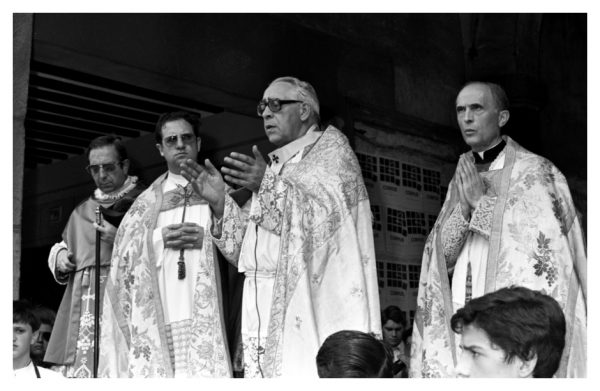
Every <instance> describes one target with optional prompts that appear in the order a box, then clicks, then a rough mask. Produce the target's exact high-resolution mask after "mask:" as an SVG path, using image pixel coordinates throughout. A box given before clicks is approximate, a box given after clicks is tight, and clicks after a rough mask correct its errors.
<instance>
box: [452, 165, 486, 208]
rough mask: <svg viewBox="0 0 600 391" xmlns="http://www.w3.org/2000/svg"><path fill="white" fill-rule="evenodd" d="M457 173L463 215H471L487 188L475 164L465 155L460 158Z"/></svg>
mask: <svg viewBox="0 0 600 391" xmlns="http://www.w3.org/2000/svg"><path fill="white" fill-rule="evenodd" d="M456 174H457V175H456V179H457V183H456V186H457V188H458V195H459V200H460V203H461V207H462V209H463V216H464V215H465V214H468V215H470V214H471V211H472V210H473V209H475V207H476V206H477V204H478V203H479V200H480V199H481V197H482V196H483V193H484V189H485V187H484V185H483V180H482V179H481V177H480V176H479V173H478V172H477V169H476V168H475V164H473V162H472V161H471V160H469V159H468V158H467V157H465V156H462V157H461V158H460V159H459V161H458V166H457V168H456Z"/></svg>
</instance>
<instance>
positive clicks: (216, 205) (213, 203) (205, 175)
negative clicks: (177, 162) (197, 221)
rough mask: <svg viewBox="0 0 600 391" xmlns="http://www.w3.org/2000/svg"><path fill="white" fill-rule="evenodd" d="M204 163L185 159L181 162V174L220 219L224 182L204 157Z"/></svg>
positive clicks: (222, 207)
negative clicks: (202, 164)
mask: <svg viewBox="0 0 600 391" xmlns="http://www.w3.org/2000/svg"><path fill="white" fill-rule="evenodd" d="M204 164H205V166H204V167H203V166H201V165H200V164H198V163H196V162H195V161H193V160H192V159H187V160H186V161H184V162H183V163H181V175H183V177H184V178H185V179H187V180H188V181H189V182H190V183H191V184H192V188H193V189H194V191H195V192H196V194H198V195H199V196H200V197H202V198H204V199H205V200H206V201H208V203H209V205H210V207H211V209H212V211H213V213H214V215H215V217H216V218H218V219H220V218H221V217H222V216H223V210H224V209H225V182H224V181H223V177H222V176H221V173H220V172H219V170H217V169H216V168H215V166H213V165H212V163H211V162H210V160H208V159H206V160H205V161H204Z"/></svg>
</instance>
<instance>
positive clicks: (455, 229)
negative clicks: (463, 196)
mask: <svg viewBox="0 0 600 391" xmlns="http://www.w3.org/2000/svg"><path fill="white" fill-rule="evenodd" d="M468 232H469V222H468V221H466V220H465V219H464V217H463V215H462V208H461V207H460V203H457V204H456V207H455V208H454V210H453V211H452V213H451V214H450V217H448V219H447V220H446V222H445V223H444V224H443V225H442V246H443V247H444V257H445V258H446V262H448V263H450V264H454V262H456V259H457V258H458V255H459V254H460V251H461V250H462V247H463V245H464V244H465V241H466V240H467V233H468Z"/></svg>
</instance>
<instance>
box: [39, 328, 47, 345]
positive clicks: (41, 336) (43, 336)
mask: <svg viewBox="0 0 600 391" xmlns="http://www.w3.org/2000/svg"><path fill="white" fill-rule="evenodd" d="M39 338H41V339H43V340H44V341H46V342H48V341H50V331H44V332H41V333H40V336H39Z"/></svg>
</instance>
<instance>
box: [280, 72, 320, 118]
mask: <svg viewBox="0 0 600 391" xmlns="http://www.w3.org/2000/svg"><path fill="white" fill-rule="evenodd" d="M280 82H281V83H288V84H291V85H292V86H294V87H296V94H297V95H298V99H299V100H302V101H303V102H305V103H306V104H308V105H309V106H310V108H311V109H312V110H311V111H312V112H313V113H314V117H315V118H316V120H317V122H320V119H321V118H320V113H319V98H317V92H316V91H315V88H314V87H313V86H312V85H311V84H310V83H309V82H307V81H302V80H300V79H298V78H297V77H293V76H283V77H278V78H277V79H275V80H273V81H272V82H271V83H270V84H269V87H270V86H272V85H273V84H275V83H280Z"/></svg>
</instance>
